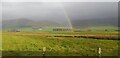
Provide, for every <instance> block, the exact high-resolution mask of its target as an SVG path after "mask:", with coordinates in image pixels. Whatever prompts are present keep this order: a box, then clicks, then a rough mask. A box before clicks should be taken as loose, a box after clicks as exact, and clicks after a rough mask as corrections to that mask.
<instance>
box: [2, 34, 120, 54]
mask: <svg viewBox="0 0 120 58" xmlns="http://www.w3.org/2000/svg"><path fill="white" fill-rule="evenodd" d="M30 33H32V32H3V34H2V37H3V38H2V51H3V56H42V48H43V47H46V56H97V55H98V48H99V47H100V48H101V49H102V53H101V55H102V56H118V42H119V41H118V40H102V39H99V40H98V39H93V38H81V37H74V38H73V37H53V36H51V37H49V36H48V37H47V36H34V35H31V36H26V35H24V36H22V34H30ZM16 34H17V35H16ZM32 34H103V35H110V34H114V35H117V34H118V33H117V32H81V33H80V32H44V33H42V32H41V33H40V32H39V33H34V32H33V33H32Z"/></svg>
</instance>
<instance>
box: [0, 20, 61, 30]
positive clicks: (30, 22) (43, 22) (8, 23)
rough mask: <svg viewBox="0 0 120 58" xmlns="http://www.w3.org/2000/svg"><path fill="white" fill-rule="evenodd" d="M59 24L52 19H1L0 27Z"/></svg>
mask: <svg viewBox="0 0 120 58" xmlns="http://www.w3.org/2000/svg"><path fill="white" fill-rule="evenodd" d="M59 25H60V24H58V23H56V22H52V21H46V20H41V21H33V20H29V19H16V20H3V21H2V28H3V29H7V28H12V29H13V28H26V27H43V26H44V27H45V26H59Z"/></svg>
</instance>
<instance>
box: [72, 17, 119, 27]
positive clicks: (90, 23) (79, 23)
mask: <svg viewBox="0 0 120 58" xmlns="http://www.w3.org/2000/svg"><path fill="white" fill-rule="evenodd" d="M72 25H73V27H74V28H86V27H94V26H116V27H118V20H117V19H114V18H113V19H112V18H111V19H97V20H96V19H88V20H87V19H86V20H72Z"/></svg>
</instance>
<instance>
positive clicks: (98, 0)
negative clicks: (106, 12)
mask: <svg viewBox="0 0 120 58" xmlns="http://www.w3.org/2000/svg"><path fill="white" fill-rule="evenodd" d="M2 1H3V2H118V1H119V0H2Z"/></svg>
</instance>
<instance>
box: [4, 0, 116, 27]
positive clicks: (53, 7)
mask: <svg viewBox="0 0 120 58" xmlns="http://www.w3.org/2000/svg"><path fill="white" fill-rule="evenodd" d="M117 5H118V4H117V2H3V8H2V9H3V16H2V17H3V18H2V19H3V20H17V19H21V18H25V19H29V20H34V21H41V20H47V21H53V22H56V23H60V24H68V25H69V24H70V23H71V24H73V25H80V24H78V23H79V22H80V21H81V20H88V22H89V21H90V20H91V21H94V20H96V21H100V20H102V21H104V20H105V21H106V20H107V21H110V22H111V21H113V22H112V23H114V24H115V23H116V25H117V20H118V6H117ZM76 21H77V22H76ZM88 22H87V23H88Z"/></svg>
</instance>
